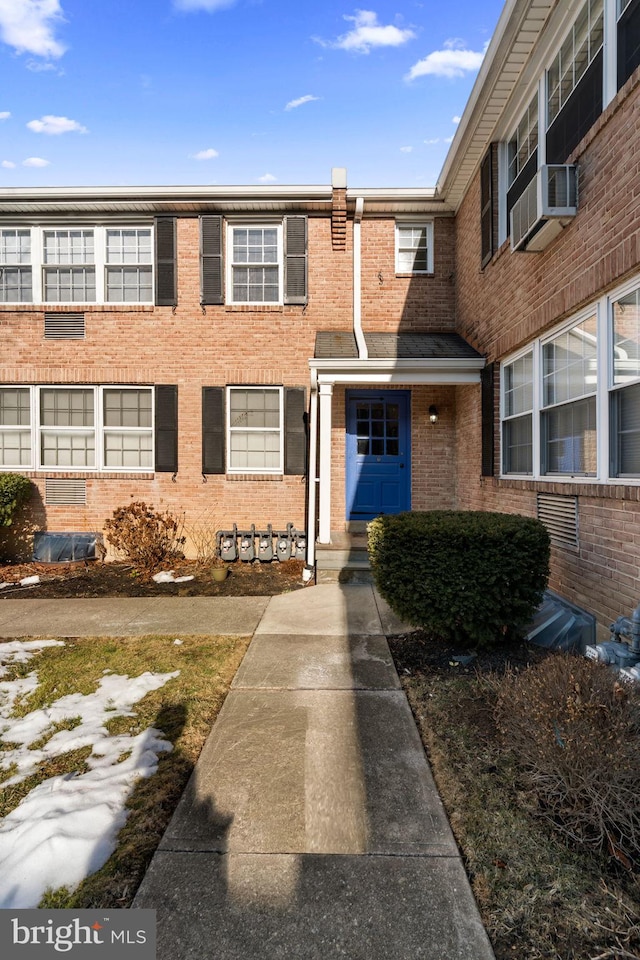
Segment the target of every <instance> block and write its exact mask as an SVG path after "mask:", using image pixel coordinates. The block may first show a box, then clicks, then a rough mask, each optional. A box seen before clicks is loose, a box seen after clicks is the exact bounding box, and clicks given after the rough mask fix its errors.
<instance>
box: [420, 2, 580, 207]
mask: <svg viewBox="0 0 640 960" xmlns="http://www.w3.org/2000/svg"><path fill="white" fill-rule="evenodd" d="M558 7H560V8H562V9H563V10H566V9H567V8H568V7H569V4H567V3H566V0H508V2H507V3H506V4H505V7H504V9H503V11H502V15H501V17H500V20H499V22H498V25H497V27H496V30H495V32H494V35H493V38H492V40H491V43H490V44H489V48H488V50H487V53H486V55H485V58H484V61H483V64H482V67H481V68H480V72H479V74H478V77H477V79H476V82H475V84H474V87H473V90H472V91H471V96H470V97H469V101H468V103H467V106H466V107H465V111H464V114H463V116H462V120H461V122H460V124H459V126H458V130H457V131H456V135H455V137H454V139H453V143H452V144H451V149H450V150H449V153H448V154H447V157H446V160H445V162H444V166H443V168H442V172H441V174H440V178H439V181H438V186H437V191H438V195H439V196H440V197H442V198H443V199H444V200H445V201H446V202H447V203H448V204H451V205H452V206H453V207H454V208H455V209H457V208H458V206H459V205H460V202H461V201H462V198H463V196H464V194H465V192H466V189H467V186H468V184H469V182H470V180H471V179H472V177H473V175H474V174H475V171H476V169H477V168H478V165H479V163H480V161H481V159H482V157H483V155H484V152H485V150H486V148H487V144H488V143H489V142H490V141H491V139H492V137H493V133H494V130H495V128H496V125H497V123H498V121H499V120H500V118H501V116H502V114H503V112H504V110H505V108H506V107H507V105H508V103H509V100H510V98H511V97H512V95H513V92H514V89H515V88H516V86H517V84H518V81H519V80H520V78H521V77H522V74H523V71H524V69H525V66H526V64H527V62H528V60H529V58H530V56H531V54H532V52H533V49H534V47H535V45H536V43H537V42H538V40H539V39H540V35H541V33H542V31H543V29H544V27H545V25H546V24H547V22H548V20H549V17H550V15H551V14H552V13H553V11H554V10H555V9H557V8H558Z"/></svg>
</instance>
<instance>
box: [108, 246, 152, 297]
mask: <svg viewBox="0 0 640 960" xmlns="http://www.w3.org/2000/svg"><path fill="white" fill-rule="evenodd" d="M151 257H152V251H151V230H150V229H149V228H144V229H143V228H135V227H130V228H127V229H124V228H118V229H111V228H108V229H107V232H106V267H105V293H106V297H105V299H106V300H108V301H109V302H111V303H150V302H151V301H152V299H153V276H152V266H151V264H152V259H151Z"/></svg>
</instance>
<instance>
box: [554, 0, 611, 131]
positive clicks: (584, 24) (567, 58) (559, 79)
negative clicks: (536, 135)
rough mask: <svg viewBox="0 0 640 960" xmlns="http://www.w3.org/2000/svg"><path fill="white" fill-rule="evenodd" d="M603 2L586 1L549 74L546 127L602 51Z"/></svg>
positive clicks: (599, 0)
mask: <svg viewBox="0 0 640 960" xmlns="http://www.w3.org/2000/svg"><path fill="white" fill-rule="evenodd" d="M603 3H604V0H587V2H586V3H585V4H584V6H583V7H582V9H581V11H580V13H579V14H578V16H577V18H576V20H575V21H574V23H573V26H572V27H571V29H570V31H569V33H568V35H567V37H566V39H565V41H564V43H563V44H562V46H561V47H560V49H559V50H558V53H557V54H556V56H555V58H554V60H553V63H552V64H551V66H550V67H549V70H548V72H547V123H548V125H549V126H550V125H551V124H552V123H553V121H554V120H555V118H556V117H557V116H558V114H559V113H560V111H561V109H562V107H563V106H564V105H565V103H566V102H567V100H568V99H569V97H570V96H571V94H572V93H573V91H574V90H575V88H576V87H577V85H578V83H579V82H580V80H581V79H582V77H583V76H584V74H585V73H586V71H587V68H588V67H589V65H590V64H591V63H592V62H593V60H594V59H595V57H596V54H597V53H598V52H599V51H600V50H601V49H602V40H603V35H604V12H603Z"/></svg>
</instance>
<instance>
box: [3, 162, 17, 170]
mask: <svg viewBox="0 0 640 960" xmlns="http://www.w3.org/2000/svg"><path fill="white" fill-rule="evenodd" d="M0 167H4V168H5V170H13V168H14V167H15V163H14V162H13V160H3V161H2V163H0Z"/></svg>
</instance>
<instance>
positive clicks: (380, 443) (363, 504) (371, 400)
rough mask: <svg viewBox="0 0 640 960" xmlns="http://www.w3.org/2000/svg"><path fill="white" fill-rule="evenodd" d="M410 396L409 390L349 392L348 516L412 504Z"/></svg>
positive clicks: (359, 516) (364, 517)
mask: <svg viewBox="0 0 640 960" xmlns="http://www.w3.org/2000/svg"><path fill="white" fill-rule="evenodd" d="M409 399H410V394H409V392H408V391H404V390H377V391H373V390H357V391H356V390H350V391H348V392H347V482H346V487H347V519H348V520H371V519H373V517H377V516H378V515H379V514H381V513H401V512H402V511H403V510H409V509H410V507H411V457H410V453H411V451H410V449H409V441H410V430H409Z"/></svg>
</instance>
